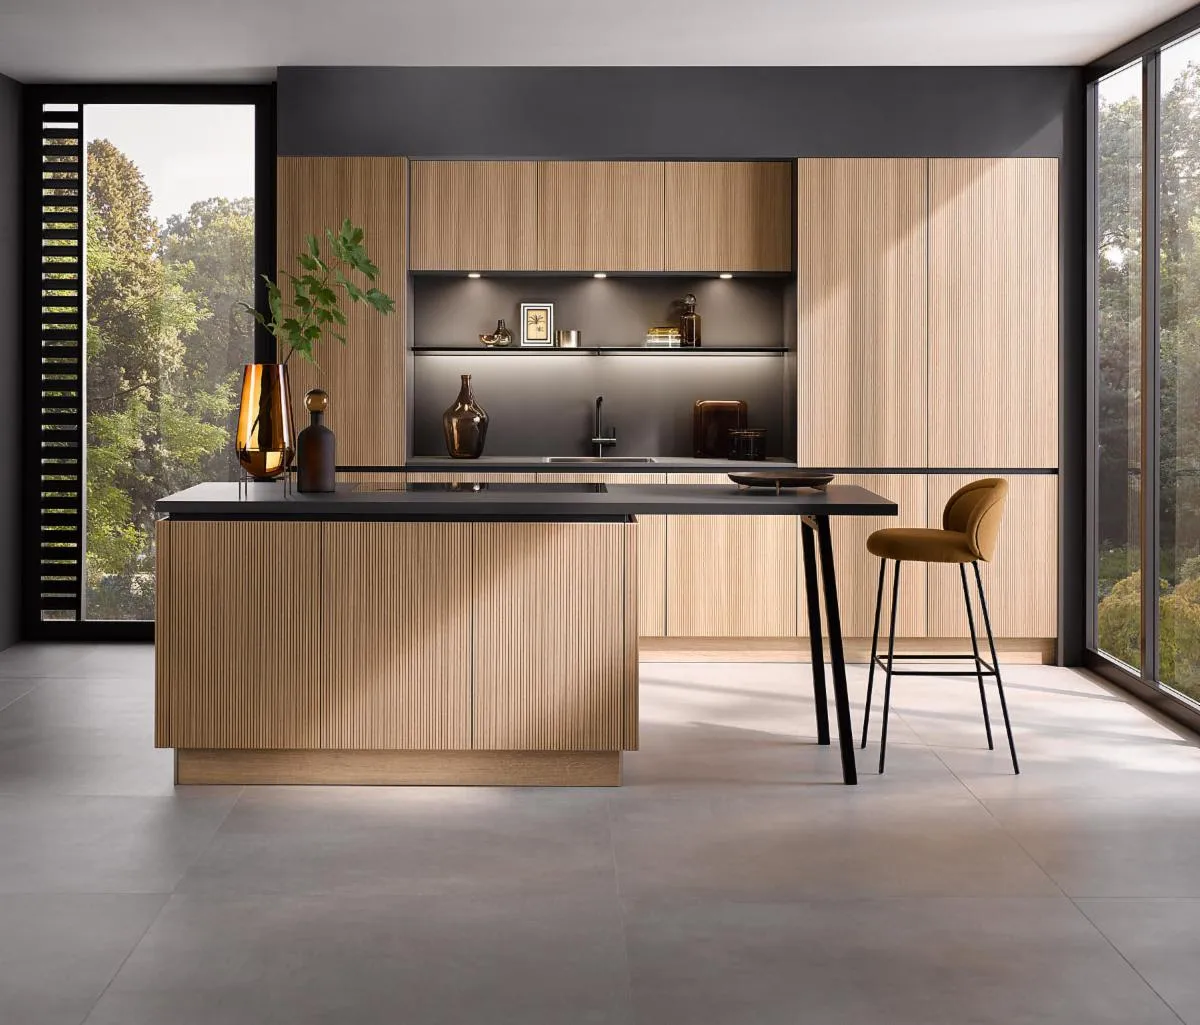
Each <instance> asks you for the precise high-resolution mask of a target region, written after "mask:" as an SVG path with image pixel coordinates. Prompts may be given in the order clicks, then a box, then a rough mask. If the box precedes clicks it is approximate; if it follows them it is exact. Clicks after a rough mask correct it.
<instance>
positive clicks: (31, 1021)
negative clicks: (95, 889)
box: [0, 894, 166, 1025]
mask: <svg viewBox="0 0 1200 1025" xmlns="http://www.w3.org/2000/svg"><path fill="white" fill-rule="evenodd" d="M165 900H166V897H165V896H156V895H147V894H121V895H115V894H7V895H0V1021H2V1022H6V1023H11V1025H79V1022H81V1021H83V1019H84V1018H85V1017H86V1016H87V1014H88V1012H89V1011H90V1010H91V1009H92V1007H93V1005H94V1004H95V1003H96V1001H97V1000H98V999H99V997H100V994H101V993H103V992H104V987H105V986H107V985H108V984H109V982H110V981H111V979H112V977H113V976H114V975H115V974H116V973H117V969H118V968H120V967H121V964H122V962H123V961H124V960H125V958H126V957H128V956H129V953H130V952H131V951H132V950H133V948H134V946H135V945H136V944H137V941H138V940H139V939H141V937H142V934H143V933H144V932H145V931H146V930H147V929H148V928H149V927H150V923H151V922H153V921H154V918H155V916H156V915H157V914H158V912H159V910H160V909H161V908H162V905H163V902H164V901H165Z"/></svg>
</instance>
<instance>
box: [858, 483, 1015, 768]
mask: <svg viewBox="0 0 1200 1025" xmlns="http://www.w3.org/2000/svg"><path fill="white" fill-rule="evenodd" d="M1007 494H1008V481H1006V480H1003V479H1001V478H999V477H989V478H987V479H985V480H977V481H972V482H971V483H970V484H967V485H966V486H964V487H961V488H959V489H958V490H957V491H956V492H954V494H953V495H951V496H950V500H949V501H948V502H947V503H946V508H945V509H944V510H943V512H942V529H941V530H935V529H932V528H926V527H888V528H887V529H885V530H877V531H875V533H874V534H872V535H871V536H870V537H868V538H867V551H869V552H870V553H871V554H872V555H878V556H879V559H880V563H879V591H878V593H877V594H876V596H875V632H874V635H873V637H872V639H871V668H870V671H869V672H868V674H867V708H866V713H865V714H864V715H863V731H862V746H863V747H866V746H867V725H868V723H869V722H870V719H871V692H872V690H873V688H874V685H875V666H876V665H878V666H879V668H880V669H881V670H883V672H884V673H885V674H886V675H885V680H884V687H883V727H882V733H881V736H880V742H879V771H880V773H882V772H883V762H884V758H885V756H886V754H887V727H888V712H889V709H890V706H891V700H892V677H893V676H969V675H971V674H970V673H967V672H956V671H953V670H937V671H930V672H919V671H917V670H912V669H909V670H899V669H894V668H893V662H894V661H896V660H898V659H910V660H918V661H922V662H928V661H932V660H935V659H954V660H960V659H962V658H963V657H964V656H961V655H946V654H938V655H897V654H896V653H895V646H896V606H897V603H898V601H897V600H898V598H899V595H900V564H901V563H902V562H925V563H930V562H940V563H957V564H958V572H959V576H960V577H961V578H962V589H963V599H964V600H965V602H966V605H967V626H968V628H969V629H970V631H971V650H972V653H973V655H974V662H975V672H974V675H975V677H976V679H978V681H979V702H980V704H981V705H982V706H983V725H984V728H985V729H986V730H987V742H988V749H989V750H994V749H995V746H996V745H995V744H994V743H993V741H992V722H991V718H990V716H989V715H988V704H987V694H986V693H985V692H984V689H983V678H984V677H985V676H994V677H995V678H996V689H997V690H998V691H999V692H1000V710H1001V712H1003V714H1004V729H1005V731H1006V732H1007V733H1008V750H1009V754H1011V755H1012V766H1013V772H1014V773H1019V772H1020V771H1021V769H1020V767H1019V766H1018V765H1017V749H1016V746H1015V745H1014V744H1013V735H1012V726H1011V725H1010V723H1009V721H1008V704H1007V702H1006V701H1005V700H1004V683H1003V681H1002V680H1001V679H1000V660H999V659H998V658H997V657H996V641H995V638H994V637H993V636H992V622H991V619H990V618H989V616H988V607H987V600H986V599H985V598H984V596H983V578H982V577H981V576H980V574H979V560H980V559H982V560H983V561H984V562H988V561H990V560H991V558H992V556H993V555H994V554H995V551H996V541H997V539H998V537H999V534H1000V517H1001V514H1002V513H1003V511H1004V499H1005V496H1007ZM889 559H892V560H895V563H896V569H895V573H894V575H893V577H892V612H891V625H890V627H889V630H888V653H887V664H886V665H885V664H884V662H883V660H882V659H881V658H880V657H879V654H878V652H879V618H880V614H881V612H882V611H883V580H884V575H885V573H886V572H887V564H888V560H889ZM968 565H970V566H971V567H973V568H974V570H975V586H976V588H977V589H978V591H979V608H980V611H981V612H982V613H983V625H984V629H985V630H986V631H987V639H988V649H989V651H990V652H991V656H992V661H991V662H990V663H989V662H988V661H987V660H985V659H983V658H981V657H980V654H979V641H978V638H977V636H976V634H975V615H974V612H973V611H972V608H971V591H970V589H969V588H968V587H967V566H968Z"/></svg>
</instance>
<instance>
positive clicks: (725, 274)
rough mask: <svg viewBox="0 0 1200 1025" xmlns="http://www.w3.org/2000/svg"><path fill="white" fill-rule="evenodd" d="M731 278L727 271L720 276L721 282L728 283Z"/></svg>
mask: <svg viewBox="0 0 1200 1025" xmlns="http://www.w3.org/2000/svg"><path fill="white" fill-rule="evenodd" d="M732 277H733V275H732V274H730V273H729V272H728V271H726V272H725V273H724V274H722V275H721V280H722V281H728V280H729V279H730V278H732Z"/></svg>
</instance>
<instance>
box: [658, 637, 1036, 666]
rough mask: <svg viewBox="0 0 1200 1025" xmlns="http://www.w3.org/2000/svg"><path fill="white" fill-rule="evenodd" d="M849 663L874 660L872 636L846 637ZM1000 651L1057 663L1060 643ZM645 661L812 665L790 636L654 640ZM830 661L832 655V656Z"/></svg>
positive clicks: (802, 643)
mask: <svg viewBox="0 0 1200 1025" xmlns="http://www.w3.org/2000/svg"><path fill="white" fill-rule="evenodd" d="M842 640H843V643H844V644H845V649H846V661H847V662H851V663H857V664H860V665H865V664H867V663H868V662H869V661H870V656H871V638H870V637H844V638H843V639H842ZM996 647H997V648H998V649H999V650H1000V657H1001V659H1002V660H1003V661H1004V662H1011V663H1019V664H1021V665H1054V664H1055V661H1056V659H1057V647H1058V646H1057V644H1056V643H1055V640H1054V638H1052V637H1049V638H1048V637H1006V638H997V639H996ZM896 650H897V651H898V652H901V653H905V652H923V653H926V654H928V653H932V652H946V653H961V652H963V651H970V650H971V648H970V644H969V643H967V645H966V647H965V648H964V646H963V641H962V640H961V639H945V638H935V637H897V638H896ZM638 657H639V658H640V659H641V661H642V662H644V663H655V662H798V663H802V662H810V661H811V651H810V649H809V646H808V641H807V639H805V638H788V637H650V638H646V639H645V640H643V641H642V642H641V644H640V646H639V650H638ZM827 657H828V656H827Z"/></svg>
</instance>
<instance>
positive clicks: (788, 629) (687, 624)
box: [666, 473, 798, 637]
mask: <svg viewBox="0 0 1200 1025" xmlns="http://www.w3.org/2000/svg"><path fill="white" fill-rule="evenodd" d="M672 481H673V482H675V483H679V484H725V485H728V486H730V487H732V486H733V485H731V484H730V483H729V478H728V477H726V476H724V475H722V474H706V473H692V474H678V475H675V476H673V477H672ZM666 541H667V603H666V604H667V636H668V637H795V636H796V610H797V592H796V584H797V573H796V567H797V564H798V561H797V560H798V548H797V533H796V520H795V518H794V517H792V516H669V517H667V538H666Z"/></svg>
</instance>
